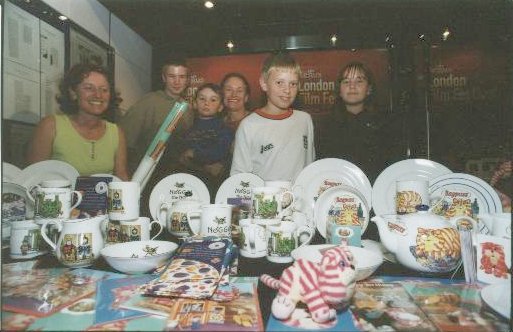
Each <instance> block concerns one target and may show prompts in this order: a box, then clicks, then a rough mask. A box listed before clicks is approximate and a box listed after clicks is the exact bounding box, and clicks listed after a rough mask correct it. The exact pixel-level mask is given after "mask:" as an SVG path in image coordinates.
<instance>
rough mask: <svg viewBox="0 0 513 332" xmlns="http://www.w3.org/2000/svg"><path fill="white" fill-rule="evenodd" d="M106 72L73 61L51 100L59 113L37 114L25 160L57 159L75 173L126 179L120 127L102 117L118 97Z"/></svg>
mask: <svg viewBox="0 0 513 332" xmlns="http://www.w3.org/2000/svg"><path fill="white" fill-rule="evenodd" d="M113 86H114V84H113V79H112V77H111V75H110V74H109V73H108V72H107V70H106V69H105V68H103V67H101V66H97V65H93V64H78V65H75V66H74V67H73V68H71V69H70V71H69V72H68V73H67V74H66V75H65V76H64V78H63V80H62V82H61V84H60V86H59V90H60V94H59V96H57V101H58V103H59V105H60V112H57V113H56V114H52V115H48V116H46V117H45V118H43V119H42V120H41V121H40V122H39V124H38V126H37V127H36V129H35V132H34V135H33V138H32V142H31V145H30V148H29V150H28V153H27V161H28V163H29V164H33V163H35V162H38V161H42V160H48V159H54V160H62V161H65V162H67V163H69V164H70V165H72V166H73V167H75V168H76V169H77V170H78V172H79V173H80V175H83V176H87V175H91V174H95V173H108V174H114V175H115V176H117V177H119V178H120V179H122V180H128V171H127V163H126V140H125V135H124V133H123V131H122V130H121V129H120V128H119V127H118V126H117V125H116V124H114V123H110V122H108V121H106V120H105V119H104V116H105V115H106V113H107V112H108V111H114V110H115V109H116V108H117V106H118V102H119V98H118V97H117V96H116V93H115V92H114V91H113Z"/></svg>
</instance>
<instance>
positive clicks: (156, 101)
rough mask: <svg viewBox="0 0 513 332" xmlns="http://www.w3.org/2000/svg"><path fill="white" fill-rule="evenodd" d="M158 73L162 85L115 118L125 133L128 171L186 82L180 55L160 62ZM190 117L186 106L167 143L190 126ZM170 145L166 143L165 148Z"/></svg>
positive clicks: (187, 70) (142, 154) (132, 169)
mask: <svg viewBox="0 0 513 332" xmlns="http://www.w3.org/2000/svg"><path fill="white" fill-rule="evenodd" d="M161 75H162V82H163V83H164V88H163V89H162V90H158V91H153V92H150V93H147V94H146V95H144V96H143V97H142V98H141V99H140V100H139V101H137V102H136V103H135V104H134V105H133V106H132V107H130V108H129V109H128V110H127V112H126V114H125V115H124V116H122V117H121V119H120V121H119V125H120V126H121V128H123V130H124V132H125V135H126V141H127V148H128V167H129V170H130V172H131V173H133V172H134V171H135V170H136V168H137V166H139V163H140V161H141V159H142V157H143V156H144V153H145V152H146V149H148V146H149V145H150V144H151V142H152V141H153V138H154V137H155V135H156V134H157V132H158V130H159V128H160V126H161V125H162V122H164V120H165V119H166V117H167V115H168V114H169V112H170V111H171V109H172V108H173V106H174V105H175V103H176V102H177V101H183V94H184V91H185V89H186V88H187V86H188V83H189V69H188V67H187V64H186V63H185V60H183V59H179V58H176V59H169V60H167V61H166V62H165V63H164V65H163V66H162V74H161ZM193 119H194V113H193V111H192V110H189V109H188V110H186V111H185V113H184V114H183V115H182V117H181V118H180V121H179V122H178V125H177V126H176V129H175V131H174V132H173V134H172V135H171V137H170V143H171V144H172V143H173V140H175V137H177V135H179V134H180V133H182V132H184V131H185V130H187V129H189V128H190V127H191V125H192V122H193ZM171 148H172V147H171V146H168V148H167V150H170V149H171ZM167 150H166V153H165V155H164V156H163V160H162V161H161V164H163V162H164V161H165V159H166V155H169V154H170V153H169V151H167Z"/></svg>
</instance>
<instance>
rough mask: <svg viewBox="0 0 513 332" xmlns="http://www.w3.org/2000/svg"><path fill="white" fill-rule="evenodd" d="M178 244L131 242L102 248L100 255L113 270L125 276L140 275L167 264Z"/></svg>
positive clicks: (152, 241) (153, 241)
mask: <svg viewBox="0 0 513 332" xmlns="http://www.w3.org/2000/svg"><path fill="white" fill-rule="evenodd" d="M177 248H178V244H176V243H174V242H169V241H156V240H150V241H132V242H124V243H117V244H113V245H110V246H107V247H105V248H103V249H102V250H101V251H100V254H101V255H102V256H103V258H104V259H105V261H106V262H107V263H108V264H109V265H110V266H111V267H112V268H114V269H116V270H118V271H119V272H122V273H125V274H141V273H148V272H151V271H153V270H155V269H156V268H157V267H159V266H161V265H164V264H166V263H167V262H169V260H170V258H171V256H172V255H173V254H174V252H175V251H176V249H177Z"/></svg>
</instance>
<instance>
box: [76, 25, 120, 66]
mask: <svg viewBox="0 0 513 332" xmlns="http://www.w3.org/2000/svg"><path fill="white" fill-rule="evenodd" d="M112 53H113V52H112V51H111V47H110V46H109V45H108V44H106V43H104V42H102V41H101V40H99V39H98V38H95V37H94V36H90V35H88V34H87V32H85V31H83V30H82V29H80V28H79V27H77V26H71V27H70V31H69V68H71V67H73V66H74V65H76V64H78V63H93V64H96V65H100V66H103V67H106V68H108V69H110V70H112V58H111V56H110V55H111V54H112Z"/></svg>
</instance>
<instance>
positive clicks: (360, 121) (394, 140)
mask: <svg viewBox="0 0 513 332" xmlns="http://www.w3.org/2000/svg"><path fill="white" fill-rule="evenodd" d="M401 128H402V121H400V120H399V121H398V120H397V117H394V116H392V115H387V114H385V113H381V112H379V111H374V112H373V111H368V110H363V111H362V112H360V113H359V114H357V115H354V114H352V113H349V112H347V111H345V110H334V111H332V112H331V113H330V114H329V115H328V116H326V117H325V118H324V119H323V120H321V121H320V122H319V127H318V128H317V135H318V137H319V143H318V144H319V145H318V149H319V151H318V157H319V158H340V159H344V160H347V161H349V162H351V163H353V164H355V165H356V166H358V167H360V168H361V169H362V171H363V172H364V173H365V174H366V175H367V177H368V178H369V180H370V182H371V183H374V180H375V179H376V177H377V176H378V175H379V173H381V172H382V171H383V170H384V169H385V168H386V167H388V166H389V165H391V164H392V163H394V162H396V161H399V160H401V159H404V157H403V156H404V152H402V151H401V150H402V148H401V145H402V142H403V140H402V129H401Z"/></svg>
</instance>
